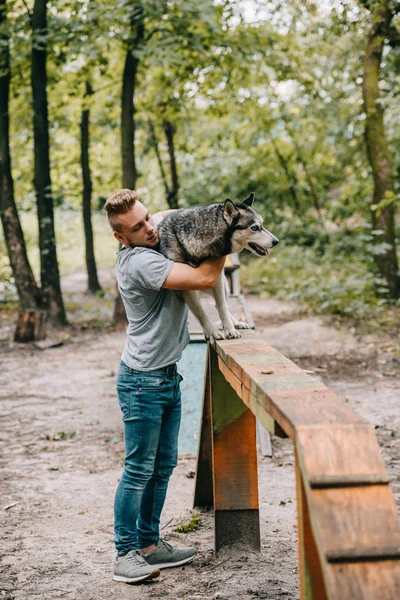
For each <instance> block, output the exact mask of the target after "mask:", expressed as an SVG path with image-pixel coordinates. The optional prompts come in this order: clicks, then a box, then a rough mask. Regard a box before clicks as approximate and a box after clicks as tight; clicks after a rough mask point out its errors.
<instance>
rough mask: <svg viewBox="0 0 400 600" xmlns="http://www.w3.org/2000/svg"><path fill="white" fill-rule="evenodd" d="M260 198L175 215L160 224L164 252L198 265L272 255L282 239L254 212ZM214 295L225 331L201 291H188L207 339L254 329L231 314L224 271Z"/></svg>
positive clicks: (186, 294)
mask: <svg viewBox="0 0 400 600" xmlns="http://www.w3.org/2000/svg"><path fill="white" fill-rule="evenodd" d="M253 201H254V194H253V193H251V194H250V195H249V196H248V197H247V198H246V199H245V200H243V202H241V203H233V202H232V201H231V200H225V202H216V203H213V204H205V205H201V206H193V207H190V208H181V209H178V210H176V211H173V212H171V213H169V214H168V215H167V216H166V217H164V219H163V220H162V221H161V223H160V224H159V226H158V234H159V237H160V248H159V250H160V252H161V254H163V255H164V256H166V257H167V258H170V259H172V260H173V261H175V262H182V263H187V264H189V265H191V266H192V267H198V266H199V265H200V264H201V263H202V262H203V261H204V260H206V259H207V258H211V257H215V258H218V257H221V256H226V255H228V254H231V253H232V252H240V251H241V250H243V248H247V249H248V250H250V252H252V253H253V254H256V255H257V256H267V255H268V253H269V252H268V251H269V250H270V249H271V248H273V246H275V245H276V244H277V243H278V239H277V238H276V237H275V236H274V235H273V234H272V233H271V232H269V231H267V230H266V229H265V228H264V226H263V219H262V217H261V215H259V214H258V213H257V212H256V211H255V210H254V209H253V208H252V204H253ZM210 292H211V293H212V295H213V296H214V299H215V303H216V306H217V309H218V313H219V316H220V318H221V323H222V327H223V332H221V331H219V330H218V329H217V327H215V326H214V325H213V323H212V322H211V321H210V319H209V317H208V316H207V314H206V312H205V310H204V309H203V307H202V305H201V302H200V298H199V295H198V293H197V292H195V291H184V292H183V295H184V298H185V301H186V303H187V305H188V306H189V308H190V310H191V311H192V312H193V314H194V315H195V317H196V318H197V319H198V321H199V322H200V324H201V326H202V328H203V330H204V335H205V338H206V339H207V340H210V341H211V342H212V341H213V340H215V339H224V338H227V339H232V338H237V337H240V333H239V332H238V331H237V329H248V328H249V326H248V324H247V323H243V322H240V321H237V320H236V319H235V318H234V317H233V316H232V315H231V314H230V313H229V310H228V302H227V298H228V295H229V288H228V284H227V281H226V278H225V275H224V273H223V272H222V273H221V276H220V277H219V279H218V281H217V283H216V285H215V286H214V287H213V288H212V289H211V290H210Z"/></svg>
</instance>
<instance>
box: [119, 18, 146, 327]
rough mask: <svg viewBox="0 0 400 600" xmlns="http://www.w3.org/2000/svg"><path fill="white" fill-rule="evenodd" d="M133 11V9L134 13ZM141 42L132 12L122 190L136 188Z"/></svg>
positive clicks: (123, 109)
mask: <svg viewBox="0 0 400 600" xmlns="http://www.w3.org/2000/svg"><path fill="white" fill-rule="evenodd" d="M133 10H134V9H133ZM143 38H144V22H143V11H142V9H140V14H139V16H138V10H136V11H135V12H134V14H133V15H132V17H131V38H130V40H129V42H128V47H127V50H126V55H125V65H124V73H123V76H122V94H121V156H122V186H123V187H124V188H127V189H129V190H134V189H135V187H136V177H137V170H136V158H135V129H136V122H135V88H136V75H137V70H138V66H139V59H138V57H137V56H134V55H133V50H134V49H135V48H138V47H140V44H141V43H142V41H143ZM113 321H114V322H115V323H119V324H124V323H126V314H125V308H124V305H123V302H122V299H121V296H120V294H119V291H118V288H117V295H116V297H115V302H114V313H113Z"/></svg>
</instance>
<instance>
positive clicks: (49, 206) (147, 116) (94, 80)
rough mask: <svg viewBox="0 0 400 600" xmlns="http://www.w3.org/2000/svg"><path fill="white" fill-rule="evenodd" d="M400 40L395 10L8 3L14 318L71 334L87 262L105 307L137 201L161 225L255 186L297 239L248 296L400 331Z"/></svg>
mask: <svg viewBox="0 0 400 600" xmlns="http://www.w3.org/2000/svg"><path fill="white" fill-rule="evenodd" d="M399 46H400V3H399V2H394V1H392V0H379V1H378V0H365V1H358V2H356V1H353V0H348V1H347V0H346V1H333V2H325V1H322V2H321V1H319V2H312V1H296V0H287V1H285V2H280V1H278V0H272V1H270V2H268V1H263V2H257V1H256V0H248V1H247V0H241V1H235V0H218V1H214V2H213V1H212V0H175V1H174V0H167V1H164V0H158V1H151V0H140V1H139V0H130V1H127V0H113V1H109V0H105V1H102V2H97V1H96V0H79V1H66V0H65V1H61V2H47V3H46V2H45V1H44V0H34V1H33V0H9V1H8V2H7V1H6V0H0V177H1V179H0V181H1V185H0V200H1V218H2V223H3V231H4V237H3V238H1V239H0V286H1V287H0V292H1V294H0V296H1V298H0V300H1V303H2V304H1V305H2V307H3V308H4V310H7V309H8V310H10V311H15V308H16V301H17V299H18V298H19V301H20V304H21V305H22V307H23V308H33V307H36V308H45V309H46V310H47V311H48V312H49V315H50V318H51V319H52V320H53V322H58V323H65V322H66V321H67V319H68V318H69V315H72V314H73V311H74V310H75V309H76V308H77V307H74V306H73V304H71V305H70V306H68V305H67V306H65V304H64V301H63V297H62V292H61V287H60V280H59V278H60V273H61V275H65V274H67V273H70V272H72V271H77V270H80V271H82V270H84V269H85V268H86V269H87V271H88V288H89V291H90V292H91V293H95V294H97V295H98V296H100V297H101V296H102V295H104V290H102V289H101V286H100V283H99V279H98V277H97V269H98V268H100V267H108V268H109V267H112V266H113V265H114V263H115V251H116V246H115V240H114V238H113V237H112V235H111V232H110V230H109V228H108V225H107V223H106V219H105V217H104V213H103V206H104V202H105V200H106V198H107V197H108V196H109V195H111V194H113V193H114V192H115V191H117V190H118V189H120V188H121V187H128V188H131V189H133V188H135V189H136V190H137V191H138V193H139V196H140V198H141V199H142V200H143V202H144V203H145V204H146V206H148V207H149V209H150V210H151V211H152V212H156V211H158V210H160V209H165V208H168V207H172V208H176V207H183V206H189V205H194V204H202V203H206V202H214V201H223V200H224V199H225V198H231V199H232V200H240V199H242V198H244V197H245V196H246V195H247V194H248V193H249V192H251V191H253V192H254V193H255V196H256V204H255V208H256V209H257V210H259V212H260V213H262V214H263V216H264V218H265V225H266V227H267V228H268V229H270V230H271V231H272V232H273V233H274V234H275V235H276V236H277V237H279V239H280V240H281V242H280V245H279V247H278V248H277V249H276V251H274V253H273V254H272V256H271V257H269V258H268V259H267V260H265V259H256V258H253V257H251V256H250V255H248V254H247V253H243V254H242V255H241V260H242V262H244V263H245V264H244V267H243V268H242V284H244V285H245V286H246V288H247V289H248V290H249V291H251V292H254V293H259V294H272V295H277V296H278V297H280V298H284V299H285V300H296V301H297V302H299V303H301V305H302V306H303V307H304V310H311V311H313V312H317V313H324V312H325V313H331V314H336V315H338V316H346V317H351V318H352V319H355V320H356V321H358V322H359V323H362V324H363V325H366V324H368V326H373V327H384V326H386V327H391V328H392V327H393V326H394V325H395V324H396V323H397V322H398V321H399V313H400V310H399V307H400V305H399V300H398V298H399V292H400V286H399V276H398V262H397V250H396V247H397V246H398V229H399V227H398V222H397V227H396V214H395V210H396V204H397V200H398V193H399V188H400V102H399V94H400V86H399V82H400V49H399ZM20 225H21V227H20ZM396 242H397V246H396ZM25 247H26V252H25ZM246 254H247V255H246ZM65 308H66V309H67V310H65ZM110 308H111V307H110Z"/></svg>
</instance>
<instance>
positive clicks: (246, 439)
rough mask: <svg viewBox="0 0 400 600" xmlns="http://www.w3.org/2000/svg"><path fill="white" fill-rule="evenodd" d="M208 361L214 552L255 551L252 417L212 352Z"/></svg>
mask: <svg viewBox="0 0 400 600" xmlns="http://www.w3.org/2000/svg"><path fill="white" fill-rule="evenodd" d="M210 358H211V360H210V364H211V389H212V422H213V444H212V448H213V484H214V485H213V487H214V509H215V526H216V530H215V548H216V551H218V550H220V549H221V548H223V547H225V546H232V545H236V544H238V545H241V546H242V547H247V548H249V549H252V550H254V549H259V547H260V535H259V515H258V506H259V505H258V475H257V447H256V421H255V417H254V415H253V414H252V412H251V411H250V410H249V409H248V408H247V407H246V406H245V405H244V404H243V402H242V401H241V399H240V398H239V396H238V395H237V394H236V392H235V390H234V389H233V388H232V387H231V386H230V384H229V383H228V382H227V381H226V379H225V377H224V375H223V374H222V373H221V372H220V370H219V367H218V356H217V354H216V352H215V351H214V350H213V349H212V348H211V350H210ZM239 409H240V411H239ZM254 532H257V533H256V535H255V534H254Z"/></svg>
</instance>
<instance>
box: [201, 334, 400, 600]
mask: <svg viewBox="0 0 400 600" xmlns="http://www.w3.org/2000/svg"><path fill="white" fill-rule="evenodd" d="M203 415H204V418H203V422H202V429H201V435H200V445H199V455H198V469H197V479H196V491H195V502H194V503H195V505H196V506H204V505H206V504H207V505H211V506H214V510H215V546H216V551H217V552H218V550H219V549H221V548H222V547H224V546H227V545H230V546H234V545H240V546H247V547H248V548H251V549H253V550H254V549H259V548H260V537H259V522H258V518H259V517H258V480H257V454H256V441H255V440H256V435H255V417H257V419H258V420H259V421H260V422H261V424H262V425H263V426H264V427H265V428H266V429H268V430H269V431H270V432H272V433H274V434H276V435H280V436H288V437H290V438H291V439H292V441H293V443H294V446H295V456H296V467H295V468H296V482H297V483H296V489H297V513H298V533H299V571H300V590H301V598H302V599H306V598H307V599H314V600H324V599H325V598H329V599H332V600H336V599H337V600H346V599H353V598H354V599H355V600H356V599H357V600H358V599H366V600H370V599H371V600H399V599H400V527H399V522H398V518H397V513H396V506H395V501H394V497H393V493H392V490H391V488H390V481H389V477H388V475H387V473H386V471H385V468H384V464H383V460H382V456H381V454H380V450H379V445H378V441H377V438H376V436H375V432H374V428H373V426H372V425H371V424H369V423H368V422H367V421H366V420H365V419H363V418H362V417H361V416H360V415H358V414H357V413H356V412H355V411H354V410H352V409H351V408H350V407H349V406H348V405H347V404H346V403H345V402H343V401H342V400H341V399H340V398H339V397H338V396H337V395H336V394H335V393H334V392H333V391H332V390H329V389H328V388H327V387H326V386H325V385H324V384H323V383H320V382H319V381H316V380H315V379H313V378H312V377H310V375H308V374H307V373H305V372H304V371H303V370H302V369H300V368H299V367H298V366H297V365H296V364H295V363H293V362H292V361H291V360H289V359H288V358H286V357H285V356H284V355H282V354H281V353H280V352H278V351H277V350H276V349H274V348H273V347H272V346H270V345H269V344H267V342H265V341H264V340H261V339H259V338H257V337H256V335H255V334H254V333H252V332H244V333H242V338H241V339H238V340H222V341H218V342H216V343H215V344H214V345H213V346H212V347H211V346H209V354H208V360H207V370H206V376H205V388H204V397H203ZM232 531H235V532H236V533H235V536H234V538H233V537H232Z"/></svg>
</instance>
